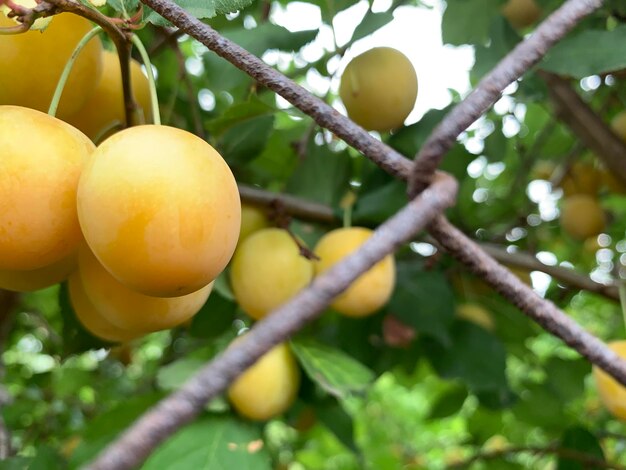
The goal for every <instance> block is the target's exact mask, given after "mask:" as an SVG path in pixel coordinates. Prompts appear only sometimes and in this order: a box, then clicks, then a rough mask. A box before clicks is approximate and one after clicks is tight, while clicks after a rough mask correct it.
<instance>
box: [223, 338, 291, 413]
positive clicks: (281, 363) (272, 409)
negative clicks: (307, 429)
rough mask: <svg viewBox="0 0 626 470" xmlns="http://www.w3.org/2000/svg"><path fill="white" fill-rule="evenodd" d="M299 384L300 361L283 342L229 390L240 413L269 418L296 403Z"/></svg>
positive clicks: (229, 394)
mask: <svg viewBox="0 0 626 470" xmlns="http://www.w3.org/2000/svg"><path fill="white" fill-rule="evenodd" d="M299 386H300V370H299V369H298V364H297V363H296V360H295V358H294V357H293V354H292V352H291V350H290V349H289V346H288V345H287V344H286V343H281V344H279V345H278V346H275V347H274V348H273V349H271V350H270V351H269V352H267V353H266V354H265V355H264V356H262V357H261V358H260V359H259V360H258V361H257V362H256V363H255V364H254V365H253V366H252V367H250V368H249V369H248V370H247V371H245V372H244V373H243V374H242V375H240V376H239V378H238V379H237V380H236V381H235V382H234V383H233V384H232V385H231V386H230V388H229V389H228V398H229V399H230V402H231V403H232V405H233V407H234V408H235V410H237V412H238V413H239V414H240V415H242V416H245V417H246V418H248V419H251V420H255V421H265V420H268V419H271V418H273V417H275V416H278V415H280V414H281V413H283V412H284V411H286V410H287V409H288V408H289V407H290V406H291V405H292V404H293V402H294V401H295V399H296V396H297V394H298V387H299Z"/></svg>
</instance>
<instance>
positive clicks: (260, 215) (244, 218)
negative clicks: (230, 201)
mask: <svg viewBox="0 0 626 470" xmlns="http://www.w3.org/2000/svg"><path fill="white" fill-rule="evenodd" d="M269 224H270V223H269V220H267V214H266V213H265V211H263V209H261V208H259V207H256V206H251V205H250V204H241V230H240V231H239V241H238V242H237V246H239V245H241V242H243V241H244V240H245V239H246V238H248V237H249V236H250V235H252V234H253V233H254V232H258V231H259V230H261V229H264V228H266V227H267V226H269Z"/></svg>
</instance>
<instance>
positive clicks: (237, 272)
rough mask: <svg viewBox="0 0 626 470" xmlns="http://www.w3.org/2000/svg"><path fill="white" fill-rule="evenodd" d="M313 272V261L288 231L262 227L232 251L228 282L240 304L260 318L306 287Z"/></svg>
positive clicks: (246, 310) (253, 316) (249, 312)
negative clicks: (301, 252) (301, 249)
mask: <svg viewBox="0 0 626 470" xmlns="http://www.w3.org/2000/svg"><path fill="white" fill-rule="evenodd" d="M313 271H314V267H313V263H312V262H311V261H310V260H308V259H307V258H305V257H304V256H302V255H301V254H300V249H299V247H298V245H297V244H296V242H295V241H294V240H293V239H292V238H291V236H290V235H289V233H287V232H286V231H285V230H282V229H278V228H265V229H262V230H259V231H258V232H255V233H253V234H252V235H250V236H249V237H248V238H246V239H245V240H244V241H243V243H241V245H240V246H239V248H238V249H237V251H236V252H235V256H234V257H233V262H232V264H231V269H230V283H231V287H232V289H233V293H234V295H235V298H236V300H237V303H238V304H239V306H240V307H241V308H242V309H243V310H244V311H245V312H246V313H247V314H248V315H250V316H251V317H252V318H255V319H257V320H259V319H261V318H263V317H264V316H265V315H267V314H268V313H269V312H271V311H272V310H274V309H275V308H276V307H278V306H280V305H281V304H283V303H284V302H285V301H287V300H288V299H289V298H291V297H293V296H294V295H295V294H296V293H297V292H298V291H300V290H301V289H302V288H303V287H306V286H307V285H308V284H309V283H310V282H311V280H312V279H313Z"/></svg>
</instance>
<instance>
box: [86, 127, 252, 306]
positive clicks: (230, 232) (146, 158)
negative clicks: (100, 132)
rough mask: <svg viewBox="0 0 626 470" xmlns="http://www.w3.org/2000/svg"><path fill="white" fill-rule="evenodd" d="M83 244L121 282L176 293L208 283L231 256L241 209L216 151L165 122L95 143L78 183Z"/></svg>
mask: <svg viewBox="0 0 626 470" xmlns="http://www.w3.org/2000/svg"><path fill="white" fill-rule="evenodd" d="M77 203H78V217H79V219H80V225H81V228H82V230H83V234H84V236H85V240H86V241H87V244H88V245H89V247H90V248H91V250H92V251H93V252H94V254H95V255H96V257H97V258H98V260H99V261H100V262H101V263H102V264H103V265H104V266H105V267H106V269H107V270H108V271H109V272H110V273H111V274H112V275H113V276H114V277H115V278H116V279H117V280H118V281H120V282H121V283H123V284H124V285H126V286H128V287H129V288H131V289H134V290H137V291H138V292H141V293H143V294H146V295H150V296H156V297H178V296H181V295H185V294H189V293H191V292H195V291H197V290H198V289H202V288H203V287H204V286H206V285H207V284H209V283H210V282H212V281H213V280H214V279H215V278H216V277H217V276H218V275H219V274H220V273H221V272H222V271H223V270H224V268H225V267H226V265H227V264H228V261H229V260H230V258H231V256H232V255H233V251H234V250H235V246H236V245H237V239H238V236H239V227H240V224H241V207H240V201H239V191H238V189H237V183H236V182H235V178H234V177H233V174H232V172H231V171H230V168H229V167H228V165H227V164H226V162H225V161H224V159H223V158H222V157H221V156H220V154H219V153H217V151H216V150H215V149H214V148H213V147H211V146H210V145H209V144H208V143H206V142H205V141H204V140H202V139H200V138H199V137H196V136H195V135H193V134H191V133H189V132H187V131H183V130H180V129H175V128H173V127H168V126H156V125H145V126H136V127H131V128H128V129H125V130H123V131H121V132H118V133H117V134H114V135H113V136H111V137H109V138H108V139H107V140H105V141H104V142H103V143H102V144H100V145H99V146H98V148H97V149H96V151H95V152H94V153H93V156H92V158H90V160H89V161H88V162H87V164H86V165H85V169H84V170H83V173H82V175H81V177H80V182H79V187H78V197H77Z"/></svg>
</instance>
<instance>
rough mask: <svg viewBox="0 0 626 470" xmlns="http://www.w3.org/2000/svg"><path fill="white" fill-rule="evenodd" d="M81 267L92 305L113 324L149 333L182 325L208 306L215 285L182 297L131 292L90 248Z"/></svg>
mask: <svg viewBox="0 0 626 470" xmlns="http://www.w3.org/2000/svg"><path fill="white" fill-rule="evenodd" d="M78 267H79V272H80V277H81V280H82V286H83V289H84V291H85V293H86V294H87V297H88V298H89V300H91V303H92V304H93V305H94V306H95V307H96V309H97V310H98V311H99V312H100V313H101V314H102V316H104V318H106V320H108V321H109V322H111V323H112V324H113V325H115V326H117V327H119V328H121V329H124V330H128V331H135V332H142V333H149V332H152V331H159V330H165V329H168V328H174V327H175V326H178V325H181V324H182V323H184V322H185V321H187V320H189V319H190V318H192V317H193V316H194V315H195V314H196V313H198V311H199V310H200V309H201V308H202V306H203V305H204V304H205V302H206V300H207V298H208V297H209V294H210V293H211V288H212V287H213V284H212V283H211V284H209V285H208V286H206V287H203V288H202V289H200V290H198V291H196V292H192V293H191V294H187V295H184V296H181V297H151V296H148V295H144V294H141V293H139V292H136V291H134V290H131V289H129V288H128V287H126V286H124V285H123V284H122V283H120V282H119V281H117V280H116V279H115V278H114V277H113V276H111V275H110V274H109V273H108V272H107V270H106V269H104V267H103V266H102V265H101V264H100V263H99V262H98V260H97V259H96V258H95V257H94V256H93V254H92V253H91V252H90V251H89V249H88V248H86V247H84V246H83V247H81V249H80V251H79V256H78Z"/></svg>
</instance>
